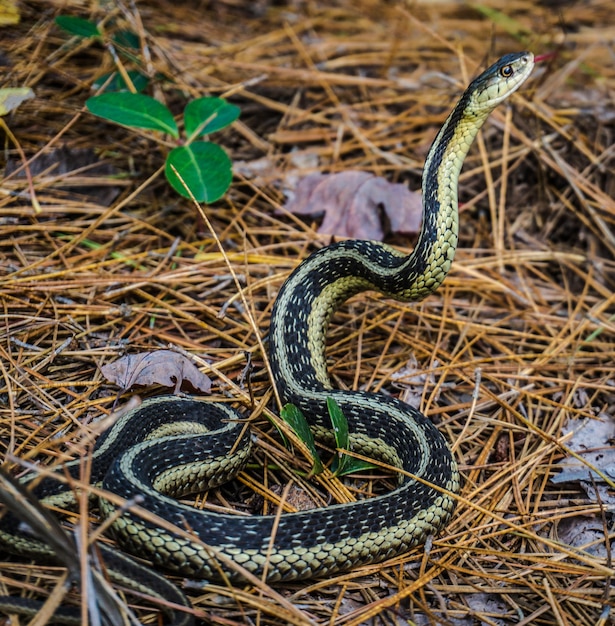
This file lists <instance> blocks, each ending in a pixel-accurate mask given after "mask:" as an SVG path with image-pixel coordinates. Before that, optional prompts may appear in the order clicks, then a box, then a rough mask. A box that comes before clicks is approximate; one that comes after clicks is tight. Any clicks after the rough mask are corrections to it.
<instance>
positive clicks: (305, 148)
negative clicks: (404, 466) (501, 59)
mask: <svg viewBox="0 0 615 626" xmlns="http://www.w3.org/2000/svg"><path fill="white" fill-rule="evenodd" d="M141 4H142V6H141V5H138V6H137V7H136V8H135V7H134V6H132V5H128V4H126V5H124V4H122V3H112V4H111V5H108V6H105V7H104V8H100V10H96V9H92V8H91V7H88V8H87V9H86V7H85V6H84V5H83V4H82V3H78V2H62V3H59V2H53V1H48V2H34V1H32V2H24V3H22V5H21V6H20V11H21V15H20V17H21V21H20V22H19V23H18V24H15V25H12V26H3V27H1V28H2V30H1V31H0V32H1V34H2V37H1V38H0V52H1V56H0V62H2V64H3V72H2V77H3V78H2V85H0V86H1V87H23V86H26V87H29V88H31V89H32V90H33V91H34V93H35V98H34V99H31V100H28V101H26V102H24V103H22V104H21V105H20V106H19V108H17V109H16V110H15V111H13V112H11V113H10V114H8V115H6V116H4V117H2V118H1V119H2V122H3V127H2V130H1V132H2V137H3V145H2V150H3V152H2V157H1V158H2V161H3V163H2V164H3V170H2V176H3V177H2V182H1V185H0V233H1V236H0V259H1V272H2V278H1V285H2V286H1V292H0V296H1V303H2V311H1V313H0V315H1V321H2V324H1V328H0V333H1V340H0V350H1V354H0V371H1V374H2V376H1V380H2V389H1V391H0V446H1V448H0V452H1V454H2V461H3V463H4V464H5V465H6V467H8V468H11V469H12V471H14V472H19V471H23V462H24V461H25V462H29V463H33V462H35V461H36V462H37V463H40V464H42V465H48V466H51V467H53V466H58V465H59V464H61V463H62V462H64V461H66V460H69V459H73V458H78V457H79V456H80V455H82V456H84V458H85V456H86V455H87V453H88V451H89V450H91V444H92V442H93V440H95V438H96V436H97V435H98V433H99V428H98V427H97V423H98V420H99V419H100V418H101V417H102V416H106V415H109V414H110V413H112V412H113V411H114V410H115V408H116V407H117V406H118V403H119V404H120V405H121V404H122V403H123V402H125V401H126V400H127V399H128V397H129V396H131V395H133V394H134V393H135V392H139V393H142V394H144V395H151V394H152V393H157V392H161V391H163V388H162V387H159V386H158V387H154V388H136V387H135V388H134V389H131V390H130V391H129V392H126V393H124V394H122V395H121V396H120V397H119V399H118V388H117V386H116V385H113V384H111V383H109V382H108V381H107V380H105V378H104V377H103V375H102V373H101V368H103V367H104V366H105V365H108V364H109V363H111V362H114V361H116V360H117V359H119V358H120V357H123V356H125V355H127V354H135V353H140V352H146V351H153V350H156V349H169V348H170V349H173V350H174V351H176V352H178V353H181V354H184V355H187V357H188V358H191V359H194V360H195V362H196V364H197V365H198V366H199V367H200V368H201V371H202V372H203V373H205V374H207V375H208V376H209V377H210V378H211V380H212V392H213V397H214V398H218V399H222V400H224V401H232V402H234V403H235V404H236V405H237V406H238V407H240V408H241V409H242V410H243V412H244V413H245V415H246V416H249V417H250V420H251V428H252V432H253V433H254V437H255V441H256V446H255V452H254V455H253V459H252V461H251V463H250V465H249V466H248V468H247V470H246V471H245V472H244V473H242V475H241V476H240V479H239V480H238V481H236V483H234V484H233V485H231V486H229V487H226V488H223V489H220V490H215V493H213V492H212V493H209V494H207V495H206V497H199V498H197V499H196V500H194V499H193V500H192V502H193V503H194V504H195V506H201V507H204V506H210V504H211V503H213V505H215V506H217V507H228V508H233V509H237V508H240V509H241V510H243V511H247V512H249V513H255V514H263V513H275V512H276V511H278V510H280V508H281V509H282V510H296V509H298V508H302V507H314V506H321V505H326V504H328V503H331V502H337V501H347V500H349V499H353V498H355V499H356V498H358V497H369V495H370V494H374V493H380V492H382V490H384V489H387V488H390V486H391V485H392V484H393V480H392V479H391V477H390V476H388V477H387V476H386V475H385V474H383V473H382V472H378V471H373V472H371V473H367V474H359V475H357V476H356V477H355V478H351V479H349V480H345V481H340V480H339V479H336V478H333V477H331V476H330V474H326V473H325V475H324V476H322V477H316V478H313V479H309V480H307V479H305V478H304V477H305V476H306V475H307V474H308V473H309V470H310V459H309V455H308V456H305V455H304V454H303V453H302V451H301V450H300V449H299V447H294V448H291V449H288V448H286V447H284V445H283V443H282V441H281V438H280V436H279V435H278V432H277V430H276V429H275V428H274V427H273V426H272V423H271V420H272V419H275V418H274V417H272V416H273V415H274V414H275V413H276V412H277V409H276V406H275V399H274V397H273V394H272V390H271V383H270V380H269V378H268V373H267V367H266V344H265V342H266V334H267V329H268V319H269V316H270V313H271V306H272V303H273V301H274V299H275V296H276V293H277V292H278V290H279V288H280V286H281V284H282V283H283V281H284V278H285V277H286V276H287V275H288V273H289V272H290V271H291V270H292V269H293V268H294V267H296V266H297V264H298V263H299V262H300V261H301V260H302V259H303V258H305V257H306V256H307V255H308V254H309V253H310V252H311V251H313V250H315V249H317V248H318V247H321V246H323V245H326V244H327V243H329V242H330V241H331V240H332V237H331V235H325V234H320V233H319V232H318V229H319V226H320V221H319V218H318V217H317V216H316V217H307V218H306V217H298V216H295V215H293V214H290V213H289V212H288V211H286V210H285V209H284V205H285V203H286V198H287V195H286V194H288V192H289V191H292V190H293V189H294V188H295V187H296V185H297V182H298V181H299V180H300V179H302V178H304V177H306V176H308V175H310V174H314V173H319V172H328V173H340V172H344V171H347V170H361V171H364V172H369V173H371V174H374V175H378V176H384V177H385V178H386V179H388V180H389V181H390V182H393V183H404V184H407V185H409V187H410V188H411V189H412V190H417V189H418V188H419V187H420V173H421V168H422V163H423V160H424V157H425V154H426V151H427V149H428V147H429V144H430V142H431V140H432V139H433V137H434V136H435V133H436V132H437V129H438V127H439V124H441V122H442V121H443V120H444V118H445V116H446V114H447V112H448V111H449V109H450V107H451V106H452V104H453V103H454V102H455V100H456V98H457V97H458V95H459V94H460V93H461V91H462V90H463V88H464V87H465V85H466V84H467V83H468V82H469V80H470V79H471V77H472V76H473V75H475V74H476V73H477V72H478V71H479V70H480V69H481V68H484V67H486V65H487V64H488V62H489V61H492V60H494V59H495V58H496V57H498V56H500V55H501V54H503V53H506V52H510V51H517V50H522V49H530V50H532V51H533V52H534V53H535V54H551V56H549V57H548V58H546V59H545V60H543V61H542V63H539V64H538V65H537V67H536V69H535V71H534V74H533V76H532V77H531V78H530V80H529V81H528V83H527V84H526V85H525V86H524V87H523V89H522V90H521V91H520V92H519V93H518V94H516V95H515V96H514V98H513V99H512V102H511V105H510V106H508V107H502V108H501V109H499V110H497V111H496V112H495V113H494V114H493V115H492V117H491V119H490V121H489V122H488V124H487V125H486V127H485V129H484V130H483V132H482V134H481V137H480V139H479V142H478V145H477V146H475V149H474V150H472V152H471V153H470V155H469V157H468V159H467V161H466V165H465V168H464V171H463V174H462V177H461V180H460V201H461V203H462V206H461V216H460V217H461V226H460V229H461V232H460V237H461V245H460V249H459V251H458V253H457V257H456V261H455V264H454V266H453V270H452V272H451V274H450V275H449V277H448V278H447V280H446V281H445V283H444V285H443V286H442V288H441V289H440V290H439V291H438V293H437V294H436V295H434V296H431V297H430V298H428V299H427V300H426V301H424V302H422V303H420V304H417V305H411V306H410V305H403V304H399V303H396V302H391V301H388V300H384V299H383V298H381V297H379V296H376V295H373V294H365V295H361V296H359V297H356V298H355V299H353V300H352V301H351V302H350V303H348V304H347V305H345V306H344V307H343V309H342V310H341V311H340V312H339V313H338V314H337V315H336V317H335V319H334V322H333V325H332V328H331V330H330V332H329V337H328V341H329V345H328V352H327V354H328V357H329V365H330V372H331V375H332V377H333V380H334V382H335V384H336V386H339V387H341V388H355V389H356V388H360V389H365V390H368V391H383V392H385V393H391V394H394V395H396V396H400V397H402V398H403V399H405V400H406V401H407V402H409V403H412V404H414V405H416V406H417V407H419V408H420V410H421V411H423V412H425V413H426V414H427V415H428V416H429V417H430V418H431V419H433V420H434V422H435V423H436V424H437V425H438V427H439V428H440V429H441V431H442V432H443V433H444V434H445V436H446V438H447V440H448V441H449V442H450V443H451V445H452V448H453V450H454V453H455V456H456V458H457V459H458V461H459V464H460V468H461V471H462V474H463V479H464V483H463V489H462V493H461V496H460V498H459V503H458V507H457V511H456V514H455V516H454V518H453V521H452V523H451V524H450V525H449V526H448V527H447V528H446V530H445V531H444V532H443V533H441V535H440V536H438V537H436V538H434V539H433V541H432V542H430V545H428V546H427V547H426V548H420V549H415V550H413V551H411V552H410V553H408V554H406V555H404V556H403V557H399V558H397V559H395V560H393V561H388V562H386V563H384V564H382V565H377V566H369V567H365V568H362V569H358V570H356V571H353V572H351V573H348V574H345V575H341V576H338V577H335V578H332V579H327V580H315V581H309V582H307V583H288V584H276V585H266V584H264V583H261V584H253V585H245V586H234V587H233V586H230V585H224V584H222V583H217V584H210V583H196V582H194V581H183V580H181V579H176V580H175V582H176V583H177V584H178V585H180V586H183V587H184V588H185V589H186V590H187V593H188V594H189V595H190V598H191V601H192V603H193V605H194V611H195V614H196V615H197V617H200V618H202V619H204V620H205V621H206V622H208V623H214V624H262V625H265V624H272V625H273V624H276V625H277V624H297V625H299V624H301V625H308V624H319V625H320V624H322V625H324V624H328V625H342V624H344V625H351V624H352V625H359V624H374V625H376V624H377V625H380V624H383V625H384V624H386V625H388V624H391V625H392V624H421V625H422V624H452V625H463V626H466V625H467V626H474V625H475V624H489V625H500V624H519V625H521V624H538V625H540V624H544V625H552V624H558V625H562V626H565V625H573V624H574V625H576V624H596V625H597V624H608V623H611V622H612V618H611V613H610V607H611V606H612V603H613V592H612V590H611V581H612V577H613V574H615V569H614V567H613V564H612V557H611V539H612V537H613V525H612V524H613V518H612V511H613V492H612V489H613V487H614V485H613V482H612V481H613V478H612V473H611V474H610V473H609V471H608V466H605V465H601V459H602V458H605V457H606V458H608V454H609V453H610V447H611V446H612V438H613V436H614V435H612V434H611V435H609V434H608V433H609V429H611V430H613V426H612V424H613V410H614V406H615V397H614V392H613V389H614V385H615V382H614V381H615V367H614V356H615V338H614V330H615V296H614V285H615V263H614V252H615V235H614V222H615V201H614V200H613V198H612V196H613V194H614V191H615V176H614V174H613V171H614V160H615V155H614V153H613V144H614V134H615V109H614V104H613V93H614V92H615V70H614V66H613V62H612V44H613V36H614V33H615V22H614V18H613V13H612V9H611V7H610V3H607V2H599V1H597V0H596V1H590V2H586V3H583V4H578V3H577V4H572V3H571V4H569V3H561V4H560V5H558V7H557V9H555V8H553V7H552V6H551V4H550V3H544V5H542V4H537V3H530V2H526V1H525V0H518V1H515V2H508V3H502V4H501V5H500V4H499V3H493V4H491V5H490V7H485V6H476V7H474V8H469V7H467V6H465V5H463V4H458V3H451V4H448V3H441V4H440V3H438V4H434V3H424V4H422V3H411V4H407V5H404V4H401V3H399V4H396V3H383V2H373V1H369V0H360V1H359V2H345V1H344V2H342V1H340V2H338V3H335V4H333V5H332V4H331V3H318V2H313V3H306V4H303V3H292V2H290V3H268V2H259V3H254V4H253V5H252V4H250V6H248V3H246V4H245V5H244V3H237V2H231V1H230V0H229V1H228V2H227V1H224V0H220V1H219V2H211V3H207V4H205V5H203V6H202V7H200V8H199V9H198V10H197V9H196V8H193V7H192V6H190V5H189V4H186V5H177V4H173V3H164V2H152V3H141ZM495 6H497V7H499V10H498V9H495V8H493V7H495ZM88 10H89V11H91V12H88ZM60 14H71V15H76V16H81V17H83V18H86V19H89V20H94V21H95V22H99V23H101V24H103V25H104V27H105V28H106V29H108V30H109V32H110V33H113V32H115V31H114V29H115V30H120V29H121V30H123V31H127V32H130V33H133V34H134V35H135V36H136V40H137V44H136V48H134V49H132V48H130V47H129V48H128V52H130V53H131V54H126V53H125V52H126V49H124V53H125V54H118V51H117V50H116V48H115V47H114V46H112V45H110V44H109V40H102V41H99V40H96V41H94V40H92V39H88V38H71V37H70V36H68V35H67V34H66V33H65V32H62V31H61V29H59V28H58V26H57V25H56V23H55V22H54V18H55V17H57V16H58V15H60ZM117 45H118V46H119V44H117ZM119 47H120V48H121V46H119ZM135 68H136V69H138V73H139V74H140V75H142V76H144V77H145V78H146V79H147V91H148V93H149V94H150V95H152V96H154V97H156V98H157V99H159V100H160V101H161V102H164V104H165V105H166V106H167V107H169V108H170V109H171V111H174V112H175V114H176V115H177V116H179V115H180V113H181V111H183V110H184V107H185V105H186V102H187V101H188V100H191V99H194V98H198V97H202V96H204V95H207V96H215V97H220V98H224V99H226V100H228V101H229V102H232V103H233V104H235V105H237V106H239V107H240V109H241V116H240V118H239V120H238V121H237V122H235V123H234V124H233V125H232V127H230V128H227V129H224V130H223V131H221V132H220V133H218V134H216V142H217V143H218V144H220V145H221V146H223V147H224V149H225V150H226V151H227V152H228V154H229V156H230V157H231V160H232V162H233V166H234V179H233V183H232V185H231V188H230V190H229V192H228V193H227V194H226V196H225V197H224V198H223V199H221V200H220V201H218V202H216V203H214V204H212V205H209V206H205V207H203V210H202V214H201V213H199V212H198V211H197V209H196V208H195V207H194V205H193V204H192V203H191V202H189V201H188V200H186V199H184V198H182V197H180V196H179V195H177V194H176V193H175V192H174V191H173V190H172V189H171V188H170V187H169V186H168V184H167V183H166V181H165V178H164V175H163V168H164V156H165V150H164V149H163V148H164V146H161V145H160V144H159V143H156V142H155V141H153V140H152V136H151V134H150V133H149V132H148V131H146V130H138V131H135V130H132V129H131V130H128V129H126V128H122V127H119V126H117V125H112V124H110V123H106V122H103V121H101V120H100V119H98V118H95V117H94V116H92V115H91V114H89V113H88V112H87V111H86V109H85V108H84V103H85V101H86V100H87V99H88V98H89V97H90V96H92V95H93V94H94V93H95V91H96V87H95V85H96V84H97V81H98V80H99V79H100V78H101V76H107V75H108V74H109V73H111V72H119V73H120V74H122V75H123V73H124V72H126V73H127V72H128V71H131V70H134V69H135ZM100 88H102V87H100ZM387 241H388V242H389V243H391V244H394V245H396V246H397V247H399V248H400V249H404V250H410V249H411V248H412V245H413V241H414V240H413V238H412V236H411V235H408V236H404V235H399V234H394V235H389V236H388V238H387ZM588 423H589V424H597V423H598V424H601V425H602V430H600V429H599V430H598V434H597V435H595V437H594V439H593V440H591V439H590V440H589V441H587V442H585V443H584V444H579V443H578V439H577V438H576V432H577V431H578V430H579V428H580V427H581V426H582V425H586V424H588ZM587 452H592V453H595V454H594V456H593V457H591V459H588V457H586V456H583V455H584V454H585V453H587ZM16 459H21V462H22V464H21V465H20V464H19V463H17V461H16ZM572 461H578V462H579V463H580V467H581V468H584V469H582V470H579V471H578V472H577V473H576V474H575V473H574V472H573V473H572V474H569V475H566V476H567V480H564V481H562V480H558V479H557V476H558V475H560V474H561V473H562V471H569V470H566V469H565V468H566V467H569V465H570V463H571V462H572ZM566 463H568V465H566ZM588 464H589V465H588ZM590 465H591V468H590V467H589V466H590ZM85 467H86V466H85V465H84V468H85ZM563 468H564V470H563ZM71 521H72V523H73V524H74V526H75V528H76V529H77V530H76V532H77V533H80V534H81V536H82V537H84V538H85V539H86V541H85V542H84V543H83V545H87V537H88V536H89V535H90V534H91V533H92V532H94V530H95V528H96V524H95V522H96V519H95V516H93V515H92V517H89V516H88V510H87V507H85V505H84V506H83V507H82V510H81V512H80V514H74V515H73V517H72V519H71ZM80 556H82V555H80V554H79V553H77V554H75V559H76V560H78V559H79V558H80ZM0 558H2V559H3V560H2V561H0V592H2V593H10V594H11V595H20V594H22V595H28V596H30V595H32V596H34V597H43V598H45V597H47V596H48V595H49V594H52V596H51V597H52V598H53V597H54V594H53V592H54V589H55V590H56V596H57V595H58V593H59V592H58V591H57V590H58V589H59V590H61V591H63V583H64V579H63V576H64V574H63V572H62V570H61V568H56V567H49V566H44V565H40V564H30V563H26V564H24V563H23V562H18V561H17V560H15V559H13V558H12V557H9V556H4V555H3V556H1V557H0ZM37 593H39V594H42V596H41V595H37ZM88 593H90V591H88V589H87V587H84V589H83V593H81V594H80V593H77V592H76V591H75V590H74V589H73V590H72V591H69V592H68V593H66V594H64V593H62V594H61V597H60V598H59V600H60V601H62V602H71V601H72V602H74V603H77V605H79V603H81V605H82V606H84V607H85V606H86V602H87V601H88V598H87V595H88ZM118 593H119V592H118ZM139 610H140V611H141V612H140V613H139V615H140V619H142V620H143V623H157V621H156V619H157V617H156V615H155V612H154V611H149V610H145V609H139ZM48 613H49V612H48ZM48 613H47V614H46V613H43V614H42V615H41V616H39V619H40V621H39V623H46V621H47V618H48V617H49V614H48ZM1 619H2V618H0V620H1ZM0 623H1V622H0Z"/></svg>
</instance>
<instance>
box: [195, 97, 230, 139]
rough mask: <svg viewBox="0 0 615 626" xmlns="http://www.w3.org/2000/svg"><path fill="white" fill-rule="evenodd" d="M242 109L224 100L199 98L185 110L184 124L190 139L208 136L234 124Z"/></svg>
mask: <svg viewBox="0 0 615 626" xmlns="http://www.w3.org/2000/svg"><path fill="white" fill-rule="evenodd" d="M240 113H241V109H240V108H239V107H238V106H236V105H234V104H229V103H228V102H227V101H226V100H223V99H222V98H197V99H196V100H192V101H191V102H189V103H188V104H187V106H186V109H185V110H184V124H185V127H186V135H187V136H188V137H191V138H193V137H199V136H200V135H208V134H209V133H213V132H214V131H216V130H220V129H222V128H225V127H226V126H228V125H229V124H232V123H233V122H234V121H235V120H236V119H237V118H238V117H239V114H240Z"/></svg>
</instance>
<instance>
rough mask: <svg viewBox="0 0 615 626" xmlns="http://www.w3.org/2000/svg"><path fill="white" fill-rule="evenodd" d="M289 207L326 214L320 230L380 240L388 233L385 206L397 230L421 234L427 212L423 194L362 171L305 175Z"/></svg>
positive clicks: (393, 227)
mask: <svg viewBox="0 0 615 626" xmlns="http://www.w3.org/2000/svg"><path fill="white" fill-rule="evenodd" d="M286 209H287V210H288V211H290V212H291V213H295V214H296V215H322V214H323V213H324V214H325V217H324V220H323V222H322V224H321V225H320V228H319V229H318V232H319V233H323V234H328V235H339V236H342V237H351V238H353V239H372V240H377V241H382V239H383V238H384V234H385V233H384V228H383V224H382V220H381V209H382V210H384V212H385V213H386V215H387V217H388V220H389V223H390V227H391V232H394V233H417V232H418V231H419V229H420V226H421V219H422V215H423V206H422V202H421V195H420V194H418V193H414V192H411V191H410V190H409V189H408V188H407V187H406V185H403V184H394V183H390V182H388V181H387V180H385V179H384V178H382V177H380V176H374V175H373V174H369V173H368V172H359V171H348V172H340V173H339V174H312V175H310V176H307V177H305V178H303V179H302V180H301V181H300V182H299V184H298V185H297V188H296V190H295V196H294V198H293V199H292V200H290V201H289V202H288V203H287V204H286Z"/></svg>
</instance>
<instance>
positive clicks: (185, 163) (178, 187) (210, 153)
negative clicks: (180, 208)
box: [164, 141, 233, 202]
mask: <svg viewBox="0 0 615 626" xmlns="http://www.w3.org/2000/svg"><path fill="white" fill-rule="evenodd" d="M171 166H173V167H174V168H175V169H176V170H177V173H175V172H174V171H173V167H171ZM232 166H233V164H232V163H231V160H230V159H229V157H228V155H227V154H226V152H225V151H224V150H223V149H222V148H221V147H220V146H218V145H216V144H215V143H210V142H206V141H195V142H194V143H191V144H190V145H189V146H179V147H178V148H173V150H171V152H170V153H169V156H168V157H167V162H166V164H165V168H164V173H165V175H166V177H167V180H168V181H169V183H171V186H172V187H173V189H175V191H177V193H179V194H180V195H182V196H184V198H190V194H189V193H188V191H186V186H187V187H188V188H189V189H190V191H191V192H192V195H193V196H194V198H195V199H196V201H197V202H215V201H216V200H219V199H220V198H221V197H222V196H223V195H224V194H225V193H226V191H227V189H228V188H229V186H230V184H231V180H232V179H233V171H232ZM182 180H183V183H182Z"/></svg>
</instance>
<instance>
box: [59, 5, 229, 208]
mask: <svg viewBox="0 0 615 626" xmlns="http://www.w3.org/2000/svg"><path fill="white" fill-rule="evenodd" d="M56 23H57V24H58V26H60V27H61V28H63V29H64V30H66V31H67V32H70V33H71V34H73V35H75V36H77V37H82V38H87V37H93V38H97V39H99V40H100V41H102V42H103V44H104V45H105V46H106V47H107V48H108V49H109V50H110V51H111V53H112V56H113V58H114V59H117V58H118V57H117V52H116V49H121V50H123V51H124V54H125V55H127V58H129V59H130V60H131V61H132V62H134V63H137V64H138V57H137V55H136V54H135V52H134V51H138V44H139V41H138V38H136V35H134V33H131V32H130V31H118V32H117V33H115V34H114V35H113V36H112V37H111V38H108V37H107V36H106V35H105V34H104V32H103V31H102V30H101V29H100V28H99V27H98V25H97V24H95V23H94V22H91V21H89V20H84V19H82V18H77V17H72V16H67V15H61V16H59V17H57V18H56ZM117 65H118V68H119V70H120V71H119V74H118V75H117V76H114V75H112V74H107V75H106V80H107V82H108V83H113V84H114V85H115V86H116V87H118V88H119V89H129V91H121V90H120V91H115V92H114V91H106V92H105V93H102V94H100V95H98V96H93V97H92V98H89V99H88V100H87V101H86V103H85V104H86V107H87V108H88V110H89V111H90V112H91V113H93V114H94V115H97V116H98V117H101V118H103V119H105V120H109V121H112V122H116V123H117V124H121V125H122V126H127V127H129V128H145V129H148V130H155V131H160V132H163V133H166V134H168V135H171V137H173V139H175V140H177V143H178V145H177V146H176V147H175V148H173V149H172V150H171V151H170V152H169V153H168V155H167V157H166V160H165V168H164V171H165V176H166V178H167V180H168V181H169V183H170V184H171V186H172V187H173V189H175V191H177V193H179V194H180V195H182V196H184V197H185V198H192V197H193V198H195V199H196V200H197V201H198V202H215V201H216V200H218V199H220V198H221V197H222V196H223V195H224V194H225V193H226V191H227V190H228V188H229V186H230V184H231V180H232V177H233V174H232V163H231V160H230V158H229V156H228V155H227V154H226V152H225V151H224V150H223V149H222V148H221V147H220V146H219V145H217V144H215V143H212V142H210V141H204V140H201V138H202V137H204V136H206V135H209V134H210V133H213V132H215V131H218V130H221V129H223V128H225V127H227V126H229V125H230V124H232V123H233V122H234V121H235V120H236V119H237V118H238V117H239V114H240V109H239V107H237V106H236V105H234V104H230V103H228V102H226V101H225V100H223V99H222V98H214V97H206V98H197V99H196V100H192V101H191V102H189V103H188V104H187V106H186V108H185V109H184V132H185V135H186V136H185V139H183V140H180V133H179V128H178V126H177V123H176V121H175V118H174V116H173V113H172V112H171V111H170V110H169V109H168V108H167V107H166V106H165V105H164V104H162V103H161V102H159V101H158V100H156V99H154V98H152V97H150V96H147V95H145V94H142V93H135V91H136V90H137V89H136V87H135V82H137V79H139V77H141V78H142V77H143V75H142V74H141V73H140V72H139V70H138V69H135V70H130V71H126V69H125V68H124V67H123V65H121V64H119V63H118V64H117ZM139 86H140V87H141V86H143V88H145V87H146V86H147V82H145V83H144V82H143V81H139ZM105 89H108V85H106V87H105Z"/></svg>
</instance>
